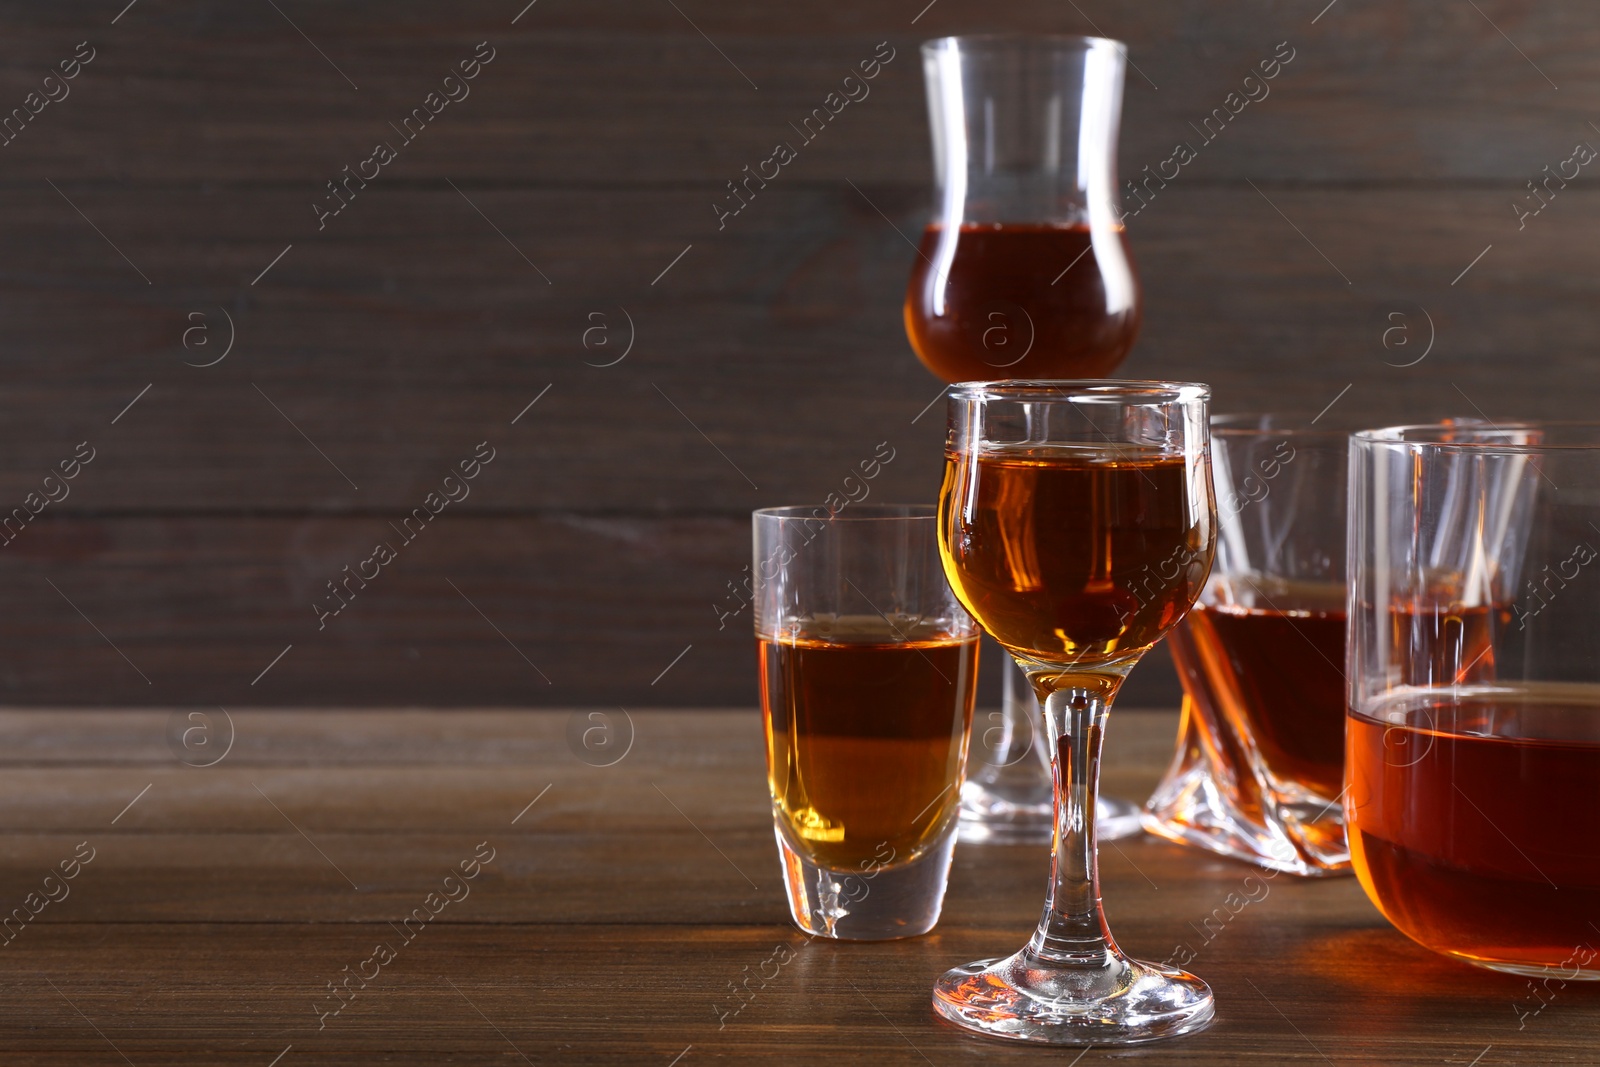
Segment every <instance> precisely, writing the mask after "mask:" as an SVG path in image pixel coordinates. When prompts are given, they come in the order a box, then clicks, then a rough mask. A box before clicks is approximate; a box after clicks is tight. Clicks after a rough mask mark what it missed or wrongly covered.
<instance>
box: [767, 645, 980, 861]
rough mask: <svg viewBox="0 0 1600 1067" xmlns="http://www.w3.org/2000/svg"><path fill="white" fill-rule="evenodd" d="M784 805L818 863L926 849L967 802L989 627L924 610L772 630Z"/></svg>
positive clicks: (773, 703) (779, 808) (777, 793)
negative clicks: (933, 618)
mask: <svg viewBox="0 0 1600 1067" xmlns="http://www.w3.org/2000/svg"><path fill="white" fill-rule="evenodd" d="M759 643H760V654H761V660H760V662H761V683H762V684H761V692H762V718H763V720H764V722H765V725H766V735H767V756H768V759H767V768H768V779H769V784H770V785H771V787H772V797H773V800H774V809H775V811H776V813H777V815H778V818H779V819H780V821H781V823H782V824H783V825H784V826H785V828H786V829H787V831H788V833H789V835H790V836H791V838H792V839H793V840H794V841H795V843H796V845H797V846H798V847H800V848H801V849H802V850H803V851H804V852H805V853H806V854H807V855H808V856H810V857H811V858H812V859H813V860H814V861H815V862H817V863H818V864H821V865H824V866H827V867H831V868H836V869H856V868H860V867H861V866H862V865H863V864H866V865H868V867H873V866H874V865H889V864H894V863H903V862H906V861H909V860H913V859H915V858H917V857H918V856H920V855H921V854H922V852H923V850H924V849H925V848H926V847H927V846H928V845H929V844H930V843H931V842H933V841H934V840H935V839H936V838H938V836H939V834H940V832H941V830H943V829H944V828H945V827H946V826H947V825H948V821H949V819H950V818H952V817H953V814H954V811H955V809H956V807H957V806H958V805H959V804H960V802H961V797H960V793H959V791H958V790H957V789H956V788H955V784H956V783H957V782H958V781H959V779H960V774H961V766H962V759H963V756H964V755H965V754H964V752H963V751H962V748H963V740H964V738H965V737H966V734H967V730H968V728H969V727H970V725H971V721H972V703H973V697H974V695H975V693H976V687H977V674H978V672H977V650H978V635H977V634H976V633H970V634H966V635H952V634H949V633H945V632H942V631H940V630H938V629H937V628H936V627H932V626H929V625H927V624H925V623H924V624H919V623H918V622H917V621H915V620H907V619H899V620H894V621H892V622H891V621H888V620H884V619H881V618H877V617H867V616H863V617H852V618H845V619H836V620H830V625H829V626H828V628H827V631H826V634H825V635H816V634H810V635H808V634H807V633H804V632H802V633H797V634H785V635H780V636H778V637H776V638H762V639H761V640H760V642H759Z"/></svg>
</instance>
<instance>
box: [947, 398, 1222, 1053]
mask: <svg viewBox="0 0 1600 1067" xmlns="http://www.w3.org/2000/svg"><path fill="white" fill-rule="evenodd" d="M1207 396H1208V391H1207V389H1206V387H1205V386H1203V385H1192V384H1182V383H1166V382H1105V381H1037V382H1031V381H1017V382H982V383H969V384H966V385H961V386H958V387H956V388H955V389H954V390H953V391H952V396H951V401H950V426H949V437H948V439H947V443H946V462H945V477H944V487H943V489H942V491H941V494H940V501H939V523H940V528H939V538H940V550H941V552H942V553H943V556H944V566H945V573H946V574H947V575H948V576H949V579H950V584H951V586H952V587H953V588H954V589H955V591H956V595H957V596H958V597H960V599H961V602H962V603H963V604H964V605H966V608H967V610H968V611H970V612H971V613H972V615H973V616H974V617H975V618H976V619H977V620H978V622H979V623H980V624H981V625H982V626H983V628H984V629H985V630H986V631H988V633H989V634H990V635H992V636H993V637H994V638H995V639H996V640H997V641H999V642H1000V644H1001V645H1002V646H1004V647H1005V649H1006V650H1007V651H1008V652H1010V653H1011V655H1012V656H1013V657H1014V658H1015V659H1016V662H1017V664H1018V666H1020V667H1021V668H1022V670H1023V672H1024V673H1025V674H1026V675H1027V677H1028V680H1029V682H1030V683H1031V684H1032V685H1033V687H1034V692H1035V694H1036V695H1037V697H1038V698H1039V700H1040V702H1041V703H1042V704H1043V707H1044V719H1045V723H1046V730H1047V738H1048V748H1049V752H1050V766H1051V771H1052V778H1053V786H1054V790H1053V791H1054V799H1055V818H1056V822H1055V834H1054V839H1053V844H1052V848H1051V868H1052V870H1051V878H1050V884H1049V888H1048V891H1047V894H1046V898H1045V906H1044V912H1043V915H1042V916H1041V918H1040V920H1039V925H1038V928H1037V929H1036V930H1035V931H1034V934H1033V937H1032V939H1031V940H1030V941H1029V942H1028V944H1027V945H1026V946H1025V947H1024V948H1023V949H1022V950H1021V951H1019V952H1017V953H1015V954H1014V955H1011V956H1008V957H1005V958H1003V959H986V960H979V961H977V962H976V963H972V964H968V965H966V966H963V967H957V968H955V969H954V970H952V971H949V972H947V973H946V974H945V975H944V976H943V977H942V978H940V979H939V980H938V982H937V983H935V985H934V990H933V1006H934V1009H935V1010H936V1011H937V1012H938V1013H939V1014H940V1015H942V1016H944V1017H945V1018H946V1019H949V1020H950V1021H952V1022H954V1023H957V1024H958V1025H961V1026H964V1027H967V1028H969V1029H972V1030H976V1031H978V1032H980V1033H984V1034H989V1035H991V1036H995V1037H1005V1038H1012V1039H1016V1040H1024V1041H1038V1042H1047V1043H1051V1044H1069V1045H1070V1044H1076V1045H1098V1046H1106V1045H1126V1044H1136V1043H1140V1042H1145V1041H1153V1040H1157V1039H1159V1038H1164V1037H1173V1036H1176V1035H1178V1034H1183V1033H1188V1032H1190V1031H1193V1030H1197V1029H1199V1028H1200V1027H1202V1026H1204V1025H1205V1024H1206V1023H1207V1022H1208V1021H1209V1020H1210V1019H1211V1017H1212V1012H1213V1008H1212V996H1211V990H1210V988H1209V987H1208V986H1207V985H1206V984H1205V983H1204V982H1202V981H1201V980H1200V979H1198V978H1195V977H1194V976H1193V975H1190V974H1186V973H1184V972H1182V971H1179V970H1175V969H1171V968H1166V967H1162V966H1159V965H1155V964H1149V963H1142V962H1139V961H1137V960H1134V959H1130V958H1129V957H1128V956H1126V955H1125V954H1123V952H1122V951H1121V949H1119V948H1118V947H1117V943H1116V941H1115V940H1114V939H1113V938H1112V936H1111V932H1110V930H1109V929H1108V927H1107V926H1106V921H1105V917H1104V915H1103V914H1102V913H1101V909H1100V885H1099V865H1098V859H1097V853H1096V815H1095V794H1096V791H1097V789H1098V785H1099V770H1100V746H1101V738H1102V736H1103V734H1104V731H1105V724H1106V716H1107V712H1108V711H1109V709H1110V706H1111V702H1112V699H1113V698H1114V697H1115V696H1116V693H1117V690H1118V688H1119V687H1120V686H1121V684H1122V681H1123V679H1124V678H1125V677H1126V676H1127V675H1128V672H1129V671H1131V670H1132V669H1133V667H1134V665H1135V664H1137V663H1138V661H1139V659H1140V657H1141V656H1143V655H1144V654H1145V653H1146V652H1148V651H1149V650H1150V647H1151V646H1152V645H1154V644H1155V643H1156V642H1157V641H1158V640H1160V639H1161V638H1162V637H1163V636H1164V635H1165V634H1167V633H1168V632H1169V631H1170V630H1171V629H1172V627H1173V626H1175V625H1176V624H1177V623H1178V621H1179V620H1180V619H1182V618H1183V616H1184V614H1185V613H1186V612H1187V611H1188V610H1189V608H1190V607H1191V606H1192V605H1193V603H1194V600H1195V597H1196V596H1198V595H1199V593H1200V590H1201V587H1202V586H1203V585H1204V584H1205V580H1206V575H1207V573H1208V571H1209V570H1210V568H1211V560H1212V554H1213V552H1214V549H1215V528H1214V521H1215V509H1214V506H1213V501H1212V491H1211V470H1210V463H1209V458H1208V453H1207V445H1206V439H1207V428H1206V401H1207ZM1164 561H1175V564H1176V565H1175V566H1173V567H1170V568H1157V569H1156V570H1155V572H1154V573H1155V575H1156V576H1155V577H1151V569H1152V567H1155V566H1156V565H1157V564H1160V563H1162V562H1164Z"/></svg>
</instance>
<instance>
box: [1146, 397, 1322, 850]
mask: <svg viewBox="0 0 1600 1067" xmlns="http://www.w3.org/2000/svg"><path fill="white" fill-rule="evenodd" d="M1308 419H1309V417H1307V418H1298V417H1290V416H1273V415H1219V416H1217V417H1215V418H1213V419H1212V420H1211V469H1212V476H1213V477H1214V478H1215V480H1216V487H1217V559H1216V565H1215V566H1213V567H1212V569H1211V578H1210V580H1209V581H1207V583H1206V587H1205V590H1204V591H1203V592H1202V593H1201V594H1200V601H1199V603H1197V604H1196V605H1195V609H1194V610H1193V611H1191V612H1190V613H1189V616H1188V618H1186V619H1184V621H1183V622H1182V623H1180V624H1179V625H1178V628H1177V629H1176V630H1174V631H1173V633H1172V636H1171V637H1169V638H1168V639H1167V644H1168V647H1169V648H1171V649H1172V658H1173V660H1174V662H1175V663H1176V665H1177V668H1178V674H1179V677H1181V678H1182V680H1183V686H1184V699H1183V717H1182V720H1181V722H1180V724H1179V728H1178V747H1177V753H1176V755H1175V756H1174V757H1173V761H1172V765H1171V766H1170V767H1169V768H1168V770H1167V773H1166V776H1165V777H1164V778H1163V779H1162V781H1161V784H1160V785H1159V786H1157V787H1156V790H1155V792H1154V794H1152V796H1151V797H1150V800H1149V802H1148V803H1147V804H1146V805H1145V817H1144V826H1145V829H1146V830H1148V831H1150V832H1151V833H1153V834H1157V835H1159V836H1161V837H1166V838H1169V839H1171V840H1173V841H1177V842H1179V843H1181V844H1188V845H1194V846H1197V847H1199V848H1204V849H1208V850H1210V851H1212V852H1217V853H1221V854H1222V855H1225V856H1232V857H1234V858H1236V859H1242V860H1247V861H1249V862H1251V863H1257V864H1260V865H1261V866H1264V867H1269V868H1273V869H1275V870H1280V871H1288V872H1289V873H1291V874H1298V875H1325V874H1339V873H1345V872H1347V871H1348V870H1349V864H1350V852H1349V848H1348V847H1347V846H1346V844H1345V833H1344V810H1343V808H1342V807H1341V805H1340V800H1341V798H1342V790H1343V788H1344V712H1345V676H1344V661H1345V493H1346V483H1347V481H1348V468H1349V464H1348V455H1349V449H1350V444H1349V434H1348V433H1347V432H1344V431H1342V430H1332V429H1317V428H1316V427H1315V426H1308V425H1307V423H1308ZM1171 566H1172V564H1170V563H1157V564H1155V565H1153V566H1152V572H1153V573H1152V577H1153V578H1159V573H1156V572H1159V570H1160V569H1162V568H1164V567H1167V568H1170V567H1171Z"/></svg>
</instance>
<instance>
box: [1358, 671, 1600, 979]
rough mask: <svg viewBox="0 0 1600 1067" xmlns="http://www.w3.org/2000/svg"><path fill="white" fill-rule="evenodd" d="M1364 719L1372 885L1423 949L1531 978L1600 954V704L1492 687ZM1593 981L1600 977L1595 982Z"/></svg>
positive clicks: (1567, 693)
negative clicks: (1599, 922) (1599, 820)
mask: <svg viewBox="0 0 1600 1067" xmlns="http://www.w3.org/2000/svg"><path fill="white" fill-rule="evenodd" d="M1378 714H1379V716H1380V718H1368V717H1366V716H1362V715H1356V714H1352V715H1351V716H1350V724H1349V733H1348V759H1349V762H1350V793H1349V796H1348V798H1347V801H1346V811H1347V818H1348V827H1349V835H1350V852H1351V857H1352V859H1353V861H1354V864H1355V869H1356V873H1357V875H1358V876H1359V877H1360V879H1361V882H1362V885H1363V886H1364V887H1365V888H1366V890H1367V893H1368V895H1369V896H1371V897H1372V899H1373V900H1374V901H1375V902H1376V903H1377V904H1378V906H1379V908H1380V909H1381V910H1382V911H1383V913H1384V915H1385V916H1386V917H1387V918H1388V919H1389V921H1390V922H1392V923H1394V925H1395V926H1396V927H1398V928H1399V929H1400V931H1401V932H1402V933H1404V934H1406V935H1407V936H1409V937H1410V938H1412V939H1413V940H1415V941H1417V942H1419V943H1421V944H1423V945H1425V946H1427V947H1428V948H1431V949H1434V950H1435V951H1439V952H1444V953H1448V954H1451V955H1455V956H1459V957H1463V958H1466V959H1469V960H1475V961H1479V962H1485V963H1490V964H1498V965H1501V966H1508V965H1509V966H1512V967H1522V968H1540V967H1550V968H1556V969H1560V970H1562V971H1564V972H1569V973H1568V976H1569V977H1570V968H1573V967H1577V966H1582V965H1584V964H1592V962H1593V961H1594V960H1595V958H1596V956H1597V951H1596V950H1597V948H1600V932H1597V931H1596V929H1595V927H1594V925H1592V924H1593V923H1594V922H1595V921H1596V919H1597V917H1600V831H1597V830H1596V828H1595V825H1596V824H1595V821H1594V819H1593V817H1592V815H1591V812H1592V810H1593V808H1594V804H1595V798H1596V797H1600V692H1597V691H1596V687H1593V686H1570V685H1562V686H1555V685H1550V686H1543V687H1537V688H1536V687H1517V688H1515V689H1511V690H1509V691H1508V690H1506V689H1500V690H1498V691H1493V690H1488V689H1487V687H1481V691H1479V692H1476V693H1475V692H1472V691H1471V690H1467V691H1464V692H1460V693H1458V694H1456V695H1452V696H1449V697H1443V698H1439V697H1435V698H1432V699H1428V698H1422V699H1420V700H1419V699H1418V698H1415V697H1413V698H1412V700H1411V702H1409V703H1402V704H1399V705H1397V706H1396V710H1394V711H1387V710H1384V709H1379V710H1378ZM1587 969H1588V970H1589V971H1590V972H1591V973H1592V972H1593V970H1594V968H1593V967H1592V966H1590V967H1588V968H1587Z"/></svg>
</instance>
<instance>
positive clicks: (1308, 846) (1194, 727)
mask: <svg viewBox="0 0 1600 1067" xmlns="http://www.w3.org/2000/svg"><path fill="white" fill-rule="evenodd" d="M1203 729H1204V728H1203V726H1202V724H1201V722H1200V717H1199V715H1198V714H1197V709H1196V708H1195V706H1194V704H1193V702H1192V701H1191V700H1190V699H1189V698H1188V697H1185V698H1184V715H1183V722H1182V724H1181V726H1180V728H1179V733H1178V750H1177V755H1176V756H1175V757H1174V758H1173V761H1172V765H1171V766H1170V767H1169V768H1168V769H1167V773H1166V776H1165V777H1164V778H1162V780H1161V783H1160V784H1159V785H1157V786H1156V789H1155V792H1154V793H1152V794H1151V795H1150V799H1149V800H1148V801H1147V802H1146V803H1145V807H1144V815H1143V822H1144V829H1145V830H1146V831H1147V832H1149V833H1151V834H1154V835H1155V836H1157V837H1164V838H1166V839H1167V840H1168V841H1175V842H1177V843H1178V844H1180V845H1193V846H1194V847H1196V848H1203V849H1205V850H1206V851H1208V852H1215V853H1217V854H1218V855H1221V856H1229V857H1231V858H1233V859H1237V860H1244V861H1245V862H1246V863H1254V864H1256V865H1257V866H1260V867H1266V868H1268V869H1269V870H1275V871H1284V872H1286V873H1288V874H1295V875H1299V876H1300V877H1302V878H1323V877H1327V876H1329V875H1343V874H1349V873H1351V868H1350V846H1349V844H1348V843H1347V842H1346V838H1345V827H1344V807H1343V805H1342V804H1341V803H1340V799H1341V798H1339V797H1335V798H1333V799H1331V800H1330V799H1328V798H1326V797H1321V796H1318V795H1316V794H1314V793H1312V792H1310V791H1309V790H1306V789H1303V788H1300V787H1298V786H1294V785H1287V784H1284V783H1280V782H1277V781H1276V780H1274V779H1272V778H1271V777H1270V776H1269V775H1267V774H1266V772H1265V771H1264V770H1262V769H1261V768H1259V767H1257V766H1255V765H1253V764H1252V763H1251V762H1250V761H1249V760H1247V759H1245V757H1244V756H1242V755H1241V756H1238V757H1237V758H1238V760H1239V762H1241V763H1242V764H1243V766H1241V767H1231V766H1224V765H1223V764H1222V762H1221V759H1222V756H1221V753H1223V752H1226V751H1230V749H1229V748H1228V747H1227V746H1224V745H1219V744H1217V743H1213V742H1211V741H1209V740H1208V739H1207V738H1206V737H1205V736H1204V735H1203Z"/></svg>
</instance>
